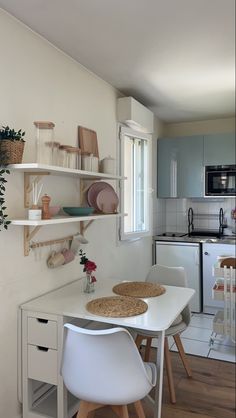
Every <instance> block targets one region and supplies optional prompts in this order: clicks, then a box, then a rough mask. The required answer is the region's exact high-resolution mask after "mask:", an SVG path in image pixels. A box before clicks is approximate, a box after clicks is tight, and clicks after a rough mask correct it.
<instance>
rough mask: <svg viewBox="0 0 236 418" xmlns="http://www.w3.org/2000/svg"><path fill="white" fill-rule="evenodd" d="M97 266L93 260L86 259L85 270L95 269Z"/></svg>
mask: <svg viewBox="0 0 236 418" xmlns="http://www.w3.org/2000/svg"><path fill="white" fill-rule="evenodd" d="M96 268H97V265H96V264H95V263H94V262H93V261H90V260H88V261H86V263H85V271H95V270H96Z"/></svg>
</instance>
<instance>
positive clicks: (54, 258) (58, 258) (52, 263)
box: [47, 251, 65, 269]
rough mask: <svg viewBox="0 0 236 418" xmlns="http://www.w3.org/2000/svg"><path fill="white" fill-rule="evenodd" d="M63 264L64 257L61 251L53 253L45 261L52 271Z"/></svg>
mask: <svg viewBox="0 0 236 418" xmlns="http://www.w3.org/2000/svg"><path fill="white" fill-rule="evenodd" d="M63 264H65V257H64V255H63V254H62V252H61V251H59V252H56V251H53V252H52V254H51V255H50V256H49V258H48V260H47V265H48V267H49V268H51V269H53V268H56V267H59V266H62V265H63Z"/></svg>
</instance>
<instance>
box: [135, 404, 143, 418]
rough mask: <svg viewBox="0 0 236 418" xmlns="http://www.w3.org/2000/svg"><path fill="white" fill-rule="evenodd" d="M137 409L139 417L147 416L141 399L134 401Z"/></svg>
mask: <svg viewBox="0 0 236 418" xmlns="http://www.w3.org/2000/svg"><path fill="white" fill-rule="evenodd" d="M134 407H135V411H136V412H137V415H138V418H145V413H144V410H143V405H142V403H141V401H137V402H134Z"/></svg>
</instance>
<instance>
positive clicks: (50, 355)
mask: <svg viewBox="0 0 236 418" xmlns="http://www.w3.org/2000/svg"><path fill="white" fill-rule="evenodd" d="M57 360H58V358H57V350H52V349H51V348H46V347H40V346H37V345H30V344H29V345H28V377H29V378H30V379H34V380H39V381H41V382H45V383H51V384H52V385H56V384H57V373H58V367H57Z"/></svg>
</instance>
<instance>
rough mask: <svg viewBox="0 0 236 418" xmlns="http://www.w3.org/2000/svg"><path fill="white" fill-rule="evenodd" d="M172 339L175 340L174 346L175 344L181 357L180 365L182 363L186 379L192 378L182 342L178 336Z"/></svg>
mask: <svg viewBox="0 0 236 418" xmlns="http://www.w3.org/2000/svg"><path fill="white" fill-rule="evenodd" d="M173 337H174V340H175V344H176V346H177V348H178V350H179V355H180V357H181V360H182V363H183V365H184V368H185V370H186V373H187V375H188V377H192V371H191V369H190V367H189V364H188V359H187V357H186V354H185V352H184V347H183V344H182V341H181V339H180V335H179V334H176V335H174V336H173Z"/></svg>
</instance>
